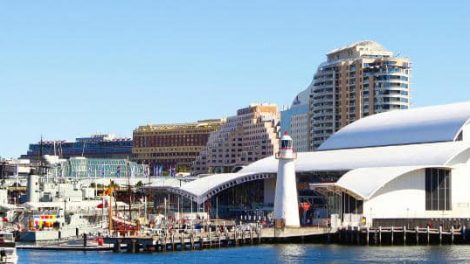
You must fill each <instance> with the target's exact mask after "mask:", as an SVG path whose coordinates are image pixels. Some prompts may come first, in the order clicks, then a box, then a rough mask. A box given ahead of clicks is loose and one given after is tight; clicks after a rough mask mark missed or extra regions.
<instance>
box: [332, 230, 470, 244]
mask: <svg viewBox="0 0 470 264" xmlns="http://www.w3.org/2000/svg"><path fill="white" fill-rule="evenodd" d="M467 231H468V230H466V228H465V227H463V228H458V229H457V228H453V227H452V228H450V229H448V230H444V229H443V228H442V227H438V228H430V227H426V228H421V227H415V228H409V227H406V226H402V227H393V226H392V227H381V226H379V227H346V228H341V229H339V230H338V232H336V234H335V236H334V239H333V241H334V242H337V243H341V244H356V245H426V244H428V245H429V244H443V243H445V244H454V243H468V242H469V241H470V236H469V234H468V232H467Z"/></svg>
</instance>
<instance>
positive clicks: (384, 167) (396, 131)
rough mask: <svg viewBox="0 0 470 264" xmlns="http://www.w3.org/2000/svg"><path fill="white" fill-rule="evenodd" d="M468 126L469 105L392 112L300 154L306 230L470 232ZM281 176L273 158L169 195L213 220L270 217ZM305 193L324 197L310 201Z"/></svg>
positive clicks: (352, 126) (367, 119) (354, 125)
mask: <svg viewBox="0 0 470 264" xmlns="http://www.w3.org/2000/svg"><path fill="white" fill-rule="evenodd" d="M469 123H470V102H466V103H458V104H450V105H442V106H433V107H423V108H416V109H410V110H403V111H390V112H386V113H380V114H376V115H371V116H368V117H365V118H363V119H360V120H358V121H356V122H354V123H352V124H350V125H348V126H346V127H344V128H343V129H341V130H339V131H338V132H336V133H335V134H334V135H333V136H331V137H330V138H329V139H328V140H327V141H326V142H325V143H323V144H322V145H321V146H320V147H319V148H318V151H314V152H303V153H298V154H297V160H296V163H295V170H296V178H297V189H298V197H299V202H301V201H308V202H309V203H311V205H312V206H311V208H310V209H309V212H308V213H307V214H306V215H307V217H306V218H304V220H305V219H306V220H307V221H303V223H302V224H304V225H305V224H313V223H316V222H317V221H318V220H321V219H329V220H328V221H329V222H330V223H331V225H332V227H334V226H339V225H343V226H349V225H351V226H377V227H378V226H398V227H403V226H406V225H408V226H411V227H426V226H429V225H432V226H436V227H437V226H447V227H450V226H452V225H457V224H458V225H460V226H469V224H470V221H469V219H470V192H468V186H469V185H470V177H469V175H470V125H469ZM277 173H278V160H277V159H275V157H274V156H271V157H268V158H265V159H262V160H259V161H257V162H254V163H252V164H250V165H248V166H246V167H245V168H243V169H242V170H240V171H238V172H237V173H227V174H223V175H211V176H206V177H203V178H200V179H197V180H195V181H193V182H190V183H187V184H186V185H183V186H182V187H171V188H166V189H165V191H166V192H168V193H170V194H172V195H177V196H179V197H183V198H184V199H188V200H190V201H193V202H194V203H195V204H197V205H204V208H206V210H210V211H211V214H212V215H213V214H215V213H214V211H216V214H217V215H221V214H222V213H224V214H225V216H236V215H237V214H238V215H239V214H242V213H243V212H244V211H247V210H251V211H257V210H262V211H264V212H266V215H267V216H269V210H270V209H269V208H270V207H271V208H272V203H273V202H274V195H273V194H274V190H275V184H274V183H275V178H276V174H277ZM149 188H151V187H149ZM307 190H311V191H313V192H314V194H315V195H316V196H317V197H318V194H320V196H321V197H323V198H322V199H317V198H315V199H309V198H308V197H306V196H305V192H306V191H307ZM307 199H309V200H307ZM198 208H199V207H198ZM224 210H225V211H224Z"/></svg>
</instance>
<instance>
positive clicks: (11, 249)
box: [0, 232, 18, 264]
mask: <svg viewBox="0 0 470 264" xmlns="http://www.w3.org/2000/svg"><path fill="white" fill-rule="evenodd" d="M0 263H2V264H3V263H8V264H16V263H18V255H16V243H15V238H14V237H13V234H12V233H9V232H0Z"/></svg>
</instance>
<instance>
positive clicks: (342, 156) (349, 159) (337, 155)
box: [240, 141, 470, 173]
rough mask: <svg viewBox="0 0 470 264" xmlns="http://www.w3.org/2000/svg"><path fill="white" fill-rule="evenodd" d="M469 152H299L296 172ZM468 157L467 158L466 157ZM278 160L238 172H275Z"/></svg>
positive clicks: (433, 160)
mask: <svg viewBox="0 0 470 264" xmlns="http://www.w3.org/2000/svg"><path fill="white" fill-rule="evenodd" d="M468 149H470V143H467V142H464V141H458V142H442V143H429V144H412V145H399V146H386V147H375V148H357V149H340V150H328V151H314V152H299V153H297V160H296V163H295V167H296V171H298V172H301V171H331V170H353V169H359V168H373V167H392V166H421V165H429V164H432V165H446V164H447V163H448V162H449V161H451V160H452V158H454V157H456V156H457V155H458V154H460V153H462V152H464V151H465V150H468ZM467 158H468V157H467ZM277 165H278V161H277V160H276V159H275V158H274V157H273V156H271V157H268V158H265V159H262V160H259V161H256V162H254V163H252V164H250V165H248V166H246V167H245V168H243V169H242V170H240V173H249V172H251V173H274V172H277Z"/></svg>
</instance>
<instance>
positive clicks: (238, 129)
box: [193, 104, 279, 175]
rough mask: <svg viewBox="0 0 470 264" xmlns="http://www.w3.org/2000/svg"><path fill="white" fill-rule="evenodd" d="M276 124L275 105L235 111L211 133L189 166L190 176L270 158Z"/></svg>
mask: <svg viewBox="0 0 470 264" xmlns="http://www.w3.org/2000/svg"><path fill="white" fill-rule="evenodd" d="M278 123H279V111H278V108H277V106H276V105H272V104H253V105H250V106H249V107H246V108H242V109H240V110H238V111H237V115H236V116H232V117H229V118H227V123H225V124H224V125H223V126H222V127H221V128H220V130H218V131H216V132H214V133H212V134H211V136H210V138H209V142H208V143H207V146H206V148H204V149H203V150H202V151H201V153H200V154H199V156H198V158H197V159H196V160H195V162H194V163H193V174H196V175H197V174H201V173H222V172H231V171H232V170H233V169H236V168H237V167H240V166H245V165H248V164H250V163H252V162H254V161H257V160H259V159H262V158H264V157H268V156H271V155H273V154H274V153H275V152H277V150H278V143H279V131H278V130H279V128H278Z"/></svg>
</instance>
